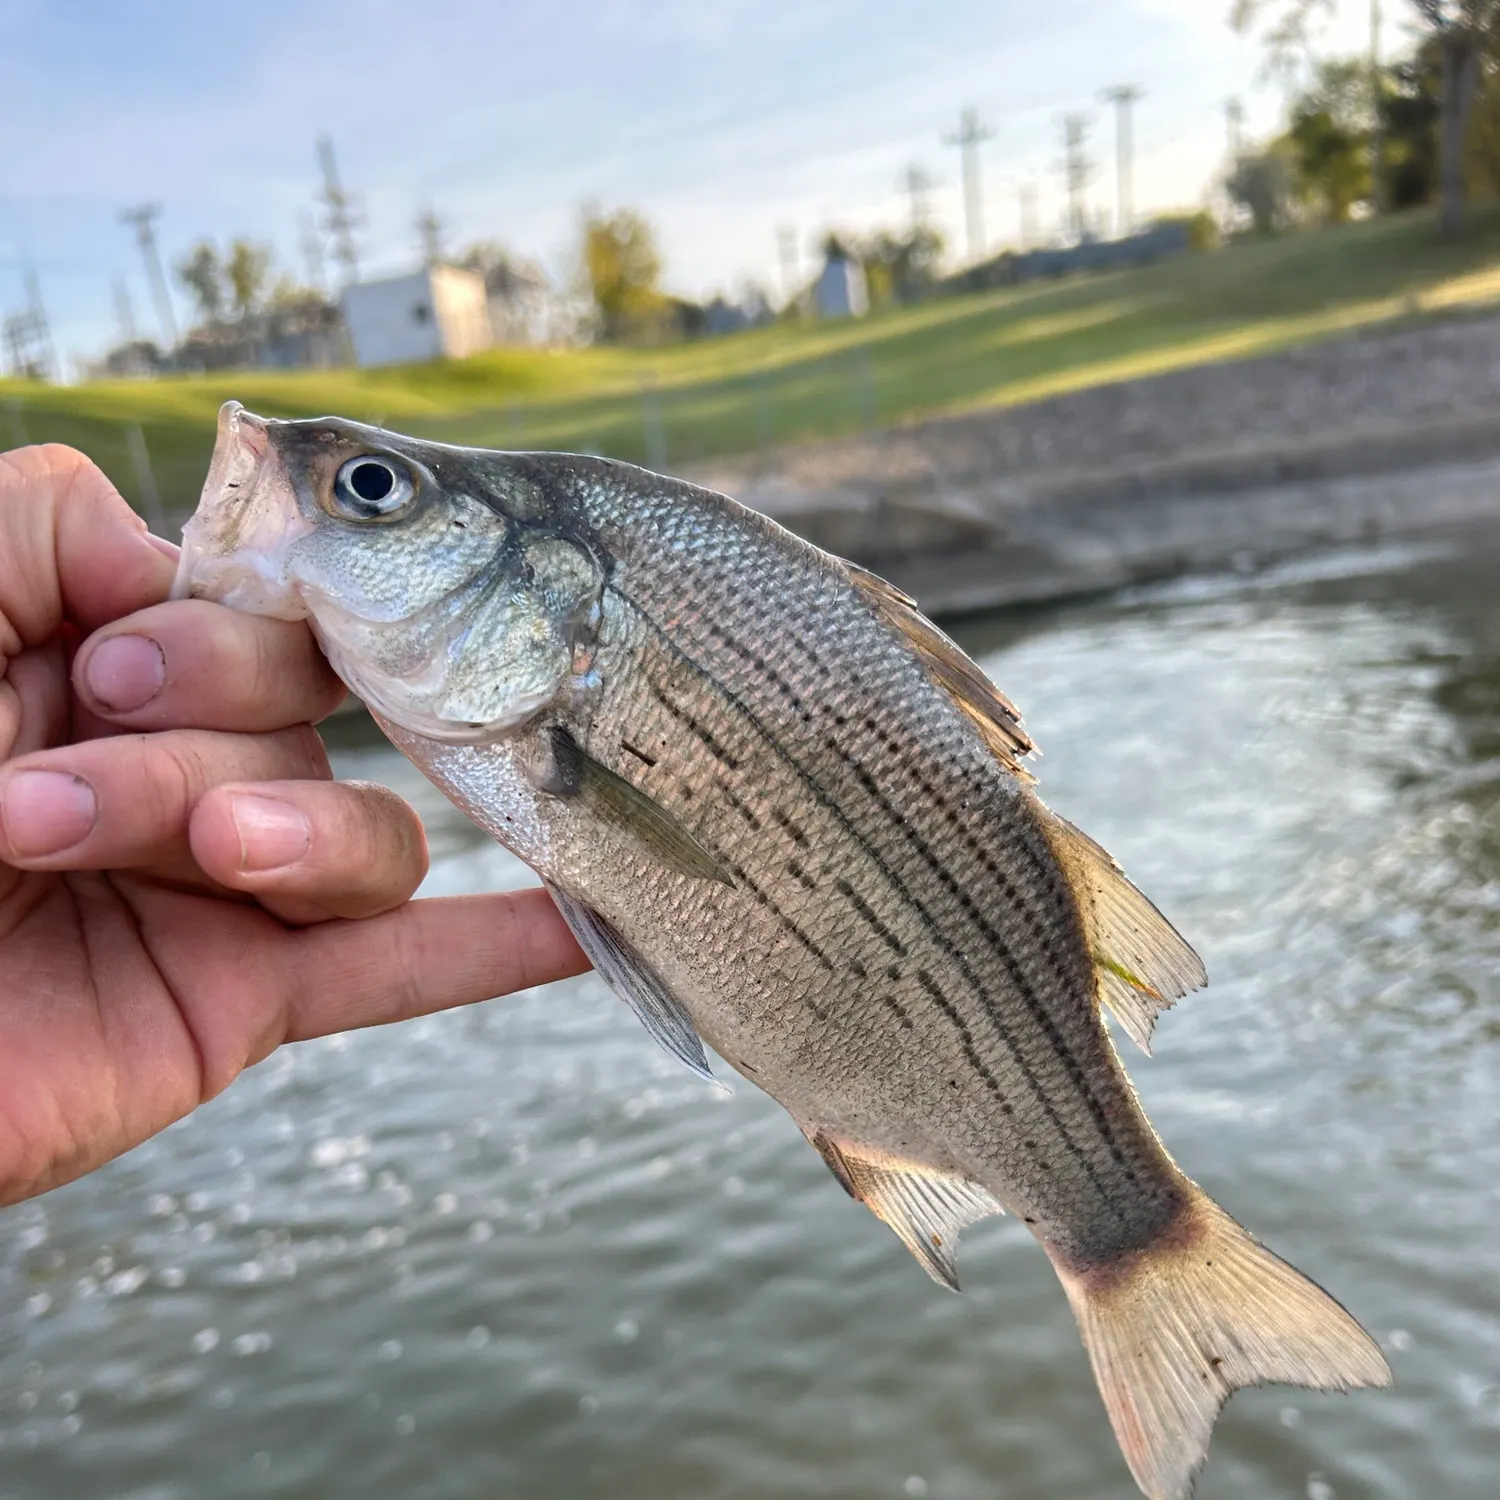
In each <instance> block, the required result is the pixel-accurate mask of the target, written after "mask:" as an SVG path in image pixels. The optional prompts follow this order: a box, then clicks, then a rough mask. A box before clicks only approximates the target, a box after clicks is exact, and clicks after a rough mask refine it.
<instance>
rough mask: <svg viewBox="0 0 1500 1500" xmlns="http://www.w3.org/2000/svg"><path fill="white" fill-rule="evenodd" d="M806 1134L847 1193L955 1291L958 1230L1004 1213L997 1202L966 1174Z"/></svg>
mask: <svg viewBox="0 0 1500 1500" xmlns="http://www.w3.org/2000/svg"><path fill="white" fill-rule="evenodd" d="M802 1133H803V1134H804V1135H805V1136H806V1137H807V1138H808V1140H810V1141H811V1142H812V1143H813V1145H814V1146H816V1147H817V1148H818V1150H819V1152H820V1153H821V1154H822V1157H823V1160H824V1161H825V1162H827V1163H828V1167H829V1170H830V1171H831V1172H832V1173H833V1175H834V1176H835V1177H837V1178H838V1180H839V1182H840V1183H841V1184H842V1186H843V1188H844V1190H845V1192H847V1193H848V1194H849V1195H850V1197H852V1198H858V1199H859V1200H860V1202H862V1203H863V1204H865V1206H866V1207H867V1208H869V1210H870V1211H871V1212H872V1213H873V1214H874V1215H875V1216H876V1218H878V1219H881V1220H883V1221H884V1222H885V1223H887V1224H889V1225H890V1227H891V1228H892V1229H893V1230H895V1232H896V1234H897V1236H898V1237H899V1238H900V1240H901V1243H902V1244H903V1245H905V1246H906V1248H907V1249H908V1250H910V1251H911V1253H912V1254H913V1255H914V1256H916V1258H917V1260H918V1261H920V1262H921V1265H922V1269H923V1270H925V1271H926V1272H927V1274H928V1275H929V1276H931V1277H932V1279H933V1280H934V1281H936V1282H939V1283H940V1284H941V1285H943V1286H945V1287H947V1288H949V1290H950V1291H955V1292H956V1291H957V1290H958V1267H957V1263H956V1262H955V1259H954V1255H955V1252H956V1251H957V1249H958V1233H959V1230H961V1229H963V1228H964V1227H965V1226H966V1225H968V1224H972V1223H974V1222H975V1221H976V1220H978V1219H985V1218H988V1217H989V1216H990V1215H991V1214H1003V1213H1004V1212H1005V1209H1004V1208H1003V1207H1002V1206H1001V1205H1000V1203H999V1202H998V1200H996V1199H995V1198H994V1197H993V1196H992V1195H991V1194H990V1193H989V1192H988V1191H987V1190H986V1189H984V1188H982V1187H980V1185H979V1184H978V1183H977V1182H975V1181H974V1180H973V1179H972V1178H969V1177H965V1176H963V1174H962V1173H958V1172H944V1171H941V1170H940V1169H938V1168H937V1167H929V1166H926V1165H924V1164H923V1163H921V1162H915V1161H908V1160H906V1159H905V1158H904V1157H899V1156H892V1155H890V1154H889V1153H887V1152H884V1151H880V1150H878V1149H876V1148H875V1147H873V1146H861V1145H855V1144H853V1143H851V1142H849V1141H844V1140H836V1139H835V1138H834V1137H832V1136H831V1135H829V1134H828V1133H827V1132H826V1131H822V1130H810V1129H808V1128H807V1127H806V1126H803V1130H802Z"/></svg>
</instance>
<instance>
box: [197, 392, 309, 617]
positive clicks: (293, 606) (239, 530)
mask: <svg viewBox="0 0 1500 1500" xmlns="http://www.w3.org/2000/svg"><path fill="white" fill-rule="evenodd" d="M312 530H313V523H312V522H311V521H310V520H308V519H307V517H305V516H304V515H303V514H302V508H301V506H300V505H299V504H298V502H297V495H296V492H295V490H294V489H293V487H292V483H291V480H290V479H289V478H288V476H287V473H286V470H285V468H284V467H283V465H282V463H281V461H280V459H279V457H278V456H277V453H276V446H275V443H274V442H273V440H272V437H271V431H270V425H269V424H268V423H267V422H266V420H265V419H264V418H262V417H257V416H255V415H254V414H253V413H252V412H248V411H246V410H245V408H244V407H243V406H241V405H240V403H239V402H238V401H226V402H225V403H224V405H223V406H222V407H221V408H220V409H219V433H218V438H217V440H216V441H215V443H214V452H213V458H212V459H211V460H210V461H209V466H208V477H207V478H206V479H205V480H204V482H203V495H202V498H201V499H200V500H199V502H198V509H197V510H196V511H195V512H194V513H193V516H192V518H191V519H190V520H189V521H188V523H187V525H186V526H184V527H183V529H182V557H181V560H180V561H179V562H178V565H177V577H176V579H175V580H174V581H173V584H172V594H171V597H172V598H173V599H212V600H214V601H215V602H216V603H219V604H226V605H228V606H230V608H232V609H242V610H245V611H247V612H248V613H251V614H257V615H271V616H273V617H275V618H277V619H282V620H302V619H306V618H307V615H308V609H307V605H306V604H305V603H304V602H303V600H302V599H301V597H300V596H299V594H298V591H297V589H296V587H295V585H294V584H293V583H292V581H291V579H290V577H289V576H288V572H287V554H288V552H289V550H290V548H291V547H292V545H293V544H294V543H295V542H296V541H298V540H299V539H300V538H301V537H304V536H306V535H307V534H308V533H309V532H311V531H312Z"/></svg>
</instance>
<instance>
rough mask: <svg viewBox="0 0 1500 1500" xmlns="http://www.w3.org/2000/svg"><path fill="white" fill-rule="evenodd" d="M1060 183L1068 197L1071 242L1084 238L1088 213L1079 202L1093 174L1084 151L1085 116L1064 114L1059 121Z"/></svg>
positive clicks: (1087, 128) (1092, 167) (1086, 124)
mask: <svg viewBox="0 0 1500 1500" xmlns="http://www.w3.org/2000/svg"><path fill="white" fill-rule="evenodd" d="M1062 132H1063V182H1064V185H1065V186H1066V188H1067V194H1068V232H1069V233H1070V234H1071V235H1072V236H1073V238H1074V239H1075V240H1078V241H1082V240H1083V239H1085V238H1086V237H1087V235H1088V228H1089V225H1088V212H1087V209H1086V207H1085V204H1084V201H1083V192H1084V189H1085V188H1086V187H1087V186H1088V184H1089V179H1090V178H1091V177H1092V176H1093V175H1094V164H1093V162H1091V161H1090V160H1089V158H1088V153H1087V152H1086V151H1085V149H1084V145H1085V142H1086V141H1087V140H1088V133H1089V117H1088V116H1087V115H1085V114H1067V115H1064V116H1063V118H1062Z"/></svg>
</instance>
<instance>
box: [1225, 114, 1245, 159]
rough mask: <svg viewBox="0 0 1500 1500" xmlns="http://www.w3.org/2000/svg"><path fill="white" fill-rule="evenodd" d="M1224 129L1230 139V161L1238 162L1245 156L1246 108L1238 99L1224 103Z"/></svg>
mask: <svg viewBox="0 0 1500 1500" xmlns="http://www.w3.org/2000/svg"><path fill="white" fill-rule="evenodd" d="M1224 128H1225V130H1226V132H1227V133H1228V137H1229V159H1230V161H1231V162H1236V161H1238V160H1239V159H1240V157H1242V156H1243V155H1244V154H1245V106H1244V105H1243V104H1241V103H1240V101H1239V100H1238V99H1226V100H1225V101H1224Z"/></svg>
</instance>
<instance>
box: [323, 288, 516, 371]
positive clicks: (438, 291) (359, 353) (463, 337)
mask: <svg viewBox="0 0 1500 1500" xmlns="http://www.w3.org/2000/svg"><path fill="white" fill-rule="evenodd" d="M339 306H340V309H341V311H342V312H343V314H344V326H345V327H346V328H347V329H348V330H349V342H350V343H351V344H352V345H353V346H354V362H355V363H356V364H358V365H410V364H417V363H419V362H421V361H423V360H429V359H462V358H463V357H464V356H465V355H467V354H477V353H478V352H479V351H480V350H481V349H488V348H489V347H490V314H489V302H488V298H487V296H486V293H485V286H484V278H483V277H482V276H480V275H478V274H477V273H476V272H474V271H461V270H459V269H458V267H457V266H428V267H426V268H424V269H423V270H420V271H415V272H413V273H412V274H411V275H410V276H391V277H388V278H386V279H385V280H384V281H357V282H355V283H354V285H353V286H349V287H345V288H344V293H343V296H342V297H340V298H339Z"/></svg>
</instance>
